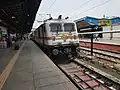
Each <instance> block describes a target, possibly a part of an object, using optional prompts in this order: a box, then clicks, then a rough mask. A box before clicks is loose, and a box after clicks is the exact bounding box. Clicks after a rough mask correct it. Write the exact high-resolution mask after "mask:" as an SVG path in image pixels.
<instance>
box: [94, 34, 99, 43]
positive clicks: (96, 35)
mask: <svg viewBox="0 0 120 90" xmlns="http://www.w3.org/2000/svg"><path fill="white" fill-rule="evenodd" d="M98 36H99V34H98V33H96V34H94V38H95V41H99V40H98Z"/></svg>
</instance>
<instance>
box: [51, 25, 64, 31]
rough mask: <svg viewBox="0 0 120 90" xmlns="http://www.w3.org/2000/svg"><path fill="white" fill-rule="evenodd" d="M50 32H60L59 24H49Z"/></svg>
mask: <svg viewBox="0 0 120 90" xmlns="http://www.w3.org/2000/svg"><path fill="white" fill-rule="evenodd" d="M50 31H51V32H62V26H61V24H59V23H52V24H50Z"/></svg>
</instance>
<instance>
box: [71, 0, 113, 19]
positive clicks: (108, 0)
mask: <svg viewBox="0 0 120 90" xmlns="http://www.w3.org/2000/svg"><path fill="white" fill-rule="evenodd" d="M110 1H112V0H107V1H104V2H103V3H101V4H99V5H96V6H94V7H91V8H89V9H87V10H85V11H83V12H81V13H79V14H77V15H73V16H71V18H72V17H75V16H78V15H80V14H83V13H85V12H88V11H90V10H92V9H95V8H97V7H99V6H102V5H104V4H106V3H108V2H110Z"/></svg>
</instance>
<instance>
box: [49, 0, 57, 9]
mask: <svg viewBox="0 0 120 90" xmlns="http://www.w3.org/2000/svg"><path fill="white" fill-rule="evenodd" d="M56 1H57V0H54V1H53V2H52V4H51V5H50V7H49V8H48V11H49V10H50V9H51V7H52V6H53V5H54V3H55V2H56Z"/></svg>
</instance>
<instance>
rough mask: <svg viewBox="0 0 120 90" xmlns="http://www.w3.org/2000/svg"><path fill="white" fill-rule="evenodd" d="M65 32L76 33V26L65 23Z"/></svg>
mask: <svg viewBox="0 0 120 90" xmlns="http://www.w3.org/2000/svg"><path fill="white" fill-rule="evenodd" d="M64 31H65V32H72V31H75V25H74V24H73V23H65V24H64Z"/></svg>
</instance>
